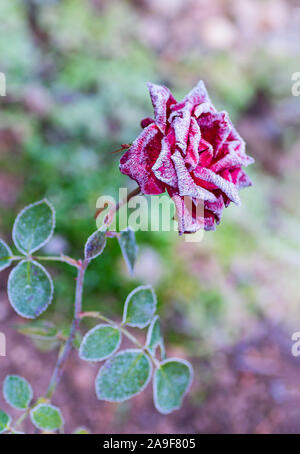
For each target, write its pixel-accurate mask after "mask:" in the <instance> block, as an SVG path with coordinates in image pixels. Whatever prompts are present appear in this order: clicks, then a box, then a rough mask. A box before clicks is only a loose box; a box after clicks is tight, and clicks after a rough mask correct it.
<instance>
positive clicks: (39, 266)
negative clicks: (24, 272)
mask: <svg viewBox="0 0 300 454" xmlns="http://www.w3.org/2000/svg"><path fill="white" fill-rule="evenodd" d="M27 262H30V263H32V264H33V265H35V266H37V267H38V268H40V269H41V270H42V271H43V272H44V273H45V274H46V276H47V278H48V280H49V282H50V296H49V299H48V302H47V304H46V305H45V307H43V308H42V310H41V311H40V312H39V313H37V314H36V316H35V317H32V316H28V315H24V314H22V313H21V312H20V311H19V310H18V309H17V308H16V307H15V304H14V302H13V301H12V297H11V292H10V283H11V280H12V278H13V277H14V274H15V272H16V270H17V269H18V268H19V267H20V266H21V265H23V263H27ZM53 291H54V287H53V280H52V277H51V276H50V274H49V273H48V271H47V270H46V268H44V267H43V266H42V265H41V264H40V263H38V262H36V261H35V260H22V261H21V262H20V263H18V265H17V266H16V267H15V268H14V269H13V270H12V271H11V272H10V275H9V277H8V281H7V295H8V299H9V302H10V304H11V305H12V307H13V309H14V310H15V311H16V313H17V314H18V315H20V316H21V317H23V318H28V319H31V320H34V319H36V318H37V317H39V316H40V315H41V314H42V313H43V312H45V310H46V309H48V307H49V305H50V303H51V302H52V299H53Z"/></svg>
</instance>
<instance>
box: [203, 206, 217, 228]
mask: <svg viewBox="0 0 300 454" xmlns="http://www.w3.org/2000/svg"><path fill="white" fill-rule="evenodd" d="M204 230H206V231H210V230H216V224H215V216H214V214H213V213H212V212H211V211H209V210H205V211H204Z"/></svg>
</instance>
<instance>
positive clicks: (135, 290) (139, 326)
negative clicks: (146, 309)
mask: <svg viewBox="0 0 300 454" xmlns="http://www.w3.org/2000/svg"><path fill="white" fill-rule="evenodd" d="M140 290H151V292H152V295H153V300H154V311H153V314H152V317H153V315H154V314H155V311H156V308H157V297H156V294H155V291H154V289H153V287H152V285H140V286H139V287H136V288H135V289H133V290H132V291H131V292H130V293H129V295H128V296H127V298H126V300H125V304H124V310H123V319H122V324H124V325H128V326H132V327H133V328H140V329H143V328H146V326H148V325H149V324H150V323H151V320H152V317H151V319H150V320H149V321H148V322H147V323H143V324H139V323H130V322H127V321H126V316H127V308H128V305H129V302H130V299H131V297H132V296H133V295H134V294H135V293H137V292H139V291H140Z"/></svg>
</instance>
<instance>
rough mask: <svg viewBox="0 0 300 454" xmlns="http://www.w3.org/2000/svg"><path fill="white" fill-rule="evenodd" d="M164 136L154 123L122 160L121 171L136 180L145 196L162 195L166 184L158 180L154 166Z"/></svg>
mask: <svg viewBox="0 0 300 454" xmlns="http://www.w3.org/2000/svg"><path fill="white" fill-rule="evenodd" d="M161 139H162V134H161V132H160V131H159V130H158V129H157V127H156V124H155V123H152V124H150V125H149V126H147V128H145V129H144V130H143V131H142V132H141V134H140V135H139V136H138V138H137V139H136V140H135V141H134V142H133V144H132V145H131V147H130V148H129V150H128V151H127V152H126V153H125V154H124V155H123V156H122V158H121V160H120V170H121V172H122V173H123V174H125V175H129V176H130V178H132V179H133V180H135V181H136V182H137V183H138V184H139V186H140V188H141V191H142V193H143V194H153V195H154V194H161V193H162V192H164V191H165V186H164V184H163V183H162V182H161V181H159V180H157V178H156V177H155V175H154V173H153V172H152V166H153V164H154V163H155V161H156V160H157V158H158V155H159V153H160V150H161Z"/></svg>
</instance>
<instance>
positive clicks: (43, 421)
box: [30, 404, 63, 432]
mask: <svg viewBox="0 0 300 454" xmlns="http://www.w3.org/2000/svg"><path fill="white" fill-rule="evenodd" d="M30 419H31V421H32V424H34V425H35V427H37V428H38V429H40V430H46V431H50V432H52V431H54V430H57V429H59V428H60V427H61V426H62V425H63V418H62V415H61V411H60V409H59V408H58V407H55V406H54V405H50V404H39V405H37V406H36V407H34V408H33V409H32V410H31V411H30Z"/></svg>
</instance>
